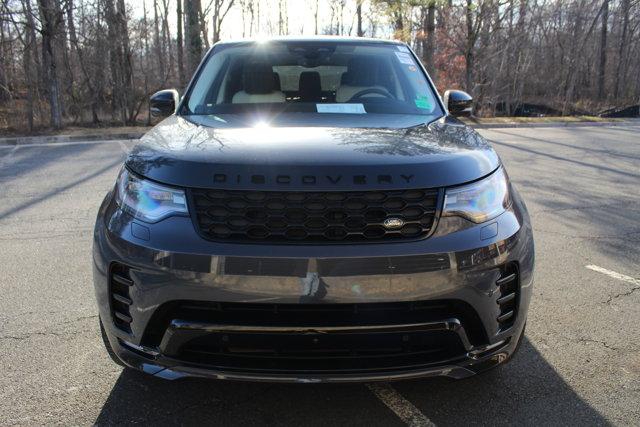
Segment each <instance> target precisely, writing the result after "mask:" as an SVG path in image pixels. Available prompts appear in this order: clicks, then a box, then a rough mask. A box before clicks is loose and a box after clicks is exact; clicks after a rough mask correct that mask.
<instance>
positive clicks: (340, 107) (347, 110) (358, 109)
mask: <svg viewBox="0 0 640 427" xmlns="http://www.w3.org/2000/svg"><path fill="white" fill-rule="evenodd" d="M316 111H318V113H342V114H367V112H366V111H365V110H364V105H362V104H316Z"/></svg>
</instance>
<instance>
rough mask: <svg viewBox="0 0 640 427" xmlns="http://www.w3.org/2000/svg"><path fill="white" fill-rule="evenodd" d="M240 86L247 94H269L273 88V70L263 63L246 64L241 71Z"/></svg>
mask: <svg viewBox="0 0 640 427" xmlns="http://www.w3.org/2000/svg"><path fill="white" fill-rule="evenodd" d="M242 84H243V86H244V91H245V92H246V93H248V94H265V93H271V92H273V90H274V88H275V79H274V77H273V69H272V68H271V66H270V65H269V64H267V63H265V62H247V63H246V64H244V69H243V71H242Z"/></svg>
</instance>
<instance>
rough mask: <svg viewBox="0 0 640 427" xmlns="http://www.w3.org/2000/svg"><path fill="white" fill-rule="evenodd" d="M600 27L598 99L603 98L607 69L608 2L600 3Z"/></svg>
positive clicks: (605, 0)
mask: <svg viewBox="0 0 640 427" xmlns="http://www.w3.org/2000/svg"><path fill="white" fill-rule="evenodd" d="M601 17H602V26H601V29H600V67H599V68H598V99H600V100H601V99H603V98H604V90H605V76H606V68H607V31H608V23H609V0H604V1H603V3H602V15H601Z"/></svg>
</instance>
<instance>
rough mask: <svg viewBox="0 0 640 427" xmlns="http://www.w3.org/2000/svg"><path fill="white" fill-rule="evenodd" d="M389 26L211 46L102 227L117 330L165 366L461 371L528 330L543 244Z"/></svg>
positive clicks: (134, 361) (215, 374)
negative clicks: (387, 33)
mask: <svg viewBox="0 0 640 427" xmlns="http://www.w3.org/2000/svg"><path fill="white" fill-rule="evenodd" d="M470 109H471V98H470V97H469V96H468V95H466V94H465V93H463V92H459V91H448V92H446V93H445V95H444V100H442V99H441V98H440V97H439V96H438V94H437V92H436V91H435V88H434V86H433V83H432V82H431V80H430V79H429V77H428V75H427V73H426V72H425V70H424V68H423V67H422V66H421V64H420V62H419V61H418V59H417V58H416V56H415V54H414V53H413V52H412V51H411V50H410V49H409V48H408V47H407V46H406V45H405V44H402V43H399V42H393V41H381V40H370V39H360V38H358V39H356V38H353V39H350V38H344V39H343V38H319V37H318V38H297V39H292V38H283V39H272V40H268V41H261V42H257V41H255V42H253V41H239V42H228V43H218V44H216V45H215V46H214V47H213V48H212V49H211V50H210V51H209V53H208V54H207V55H206V57H205V58H204V59H203V61H202V63H201V65H200V66H199V68H198V70H197V71H196V73H195V76H194V77H193V80H192V81H191V83H190V84H189V86H188V88H187V90H186V91H185V94H184V96H183V97H182V98H180V97H179V96H178V93H177V92H176V91H174V90H166V91H160V92H158V93H156V94H155V95H154V96H153V97H152V99H151V111H152V113H153V114H155V115H159V116H166V118H165V119H164V120H163V121H162V122H160V123H159V124H158V125H157V126H156V127H155V128H153V129H152V130H151V131H149V132H148V133H147V134H146V135H145V136H144V137H143V138H142V140H141V141H140V143H139V144H138V145H137V146H135V148H134V149H133V150H132V151H131V153H130V154H129V156H128V158H127V160H126V162H125V164H124V166H123V167H122V170H121V172H120V175H119V177H118V179H117V182H116V184H115V186H114V188H113V190H112V191H111V192H109V194H107V196H106V198H105V199H104V202H103V204H102V206H101V207H100V211H99V213H98V218H97V221H96V226H95V233H94V247H93V262H94V283H95V291H96V296H97V300H98V306H99V311H100V323H101V328H102V332H103V338H104V343H105V345H106V347H107V350H108V351H109V354H110V355H111V356H112V358H113V359H114V360H115V361H116V362H117V363H120V364H123V365H126V366H128V367H133V368H137V369H140V370H143V371H145V372H147V373H150V374H153V375H155V376H158V377H163V378H171V379H173V378H181V377H185V376H204V377H212V378H220V379H247V380H263V381H291V382H320V381H332V382H345V381H370V380H378V379H380V380H382V379H384V380H389V379H403V378H414V377H421V376H431V375H443V376H449V377H453V378H463V377H466V376H470V375H472V374H474V373H477V372H479V371H482V370H485V369H488V368H490V367H492V366H495V365H498V364H500V363H503V362H505V361H507V360H508V359H509V358H510V357H511V356H512V355H513V354H514V352H515V351H516V349H517V348H518V345H519V343H520V341H521V340H522V336H523V334H524V328H525V322H526V315H527V308H528V305H529V299H530V296H531V289H532V285H533V265H534V244H533V236H532V231H531V225H530V222H529V217H528V214H527V210H526V208H525V205H524V203H523V201H522V199H521V197H520V195H519V194H518V192H517V190H516V189H515V188H514V186H513V184H511V183H510V182H509V178H508V176H507V173H506V171H505V169H504V166H503V165H502V164H501V162H500V159H499V157H498V156H497V154H496V153H495V152H494V150H493V149H492V148H491V146H489V144H488V143H487V142H486V141H485V140H484V139H482V137H480V136H479V135H478V134H477V133H476V132H475V131H473V130H472V129H470V128H468V127H467V126H465V125H464V124H463V123H461V122H460V121H459V120H458V119H456V118H455V117H454V116H456V115H462V114H468V113H469V112H470Z"/></svg>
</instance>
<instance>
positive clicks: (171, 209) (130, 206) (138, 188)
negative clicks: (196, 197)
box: [116, 168, 189, 222]
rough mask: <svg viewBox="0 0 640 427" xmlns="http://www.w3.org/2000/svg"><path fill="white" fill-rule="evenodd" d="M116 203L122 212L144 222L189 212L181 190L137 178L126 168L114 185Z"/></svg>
mask: <svg viewBox="0 0 640 427" xmlns="http://www.w3.org/2000/svg"><path fill="white" fill-rule="evenodd" d="M116 202H117V203H118V205H119V206H120V208H121V209H122V210H124V211H126V212H128V213H130V214H131V215H133V216H134V217H136V218H138V219H140V220H142V221H145V222H157V221H160V220H161V219H162V218H166V217H168V216H171V215H185V214H187V213H188V212H189V211H188V210H187V199H186V197H185V195H184V191H183V190H178V189H175V188H170V187H165V186H164V185H160V184H156V183H155V182H151V181H147V180H145V179H141V178H138V177H136V176H134V175H132V174H131V173H129V171H127V169H126V168H123V169H122V172H120V176H119V177H118V181H117V183H116Z"/></svg>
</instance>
